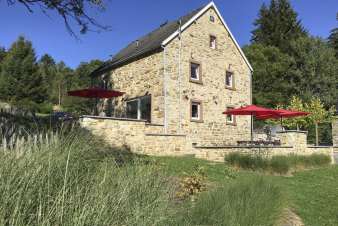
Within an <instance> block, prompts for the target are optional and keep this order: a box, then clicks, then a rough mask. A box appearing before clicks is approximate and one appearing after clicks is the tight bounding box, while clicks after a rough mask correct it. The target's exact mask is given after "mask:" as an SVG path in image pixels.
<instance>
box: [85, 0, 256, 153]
mask: <svg viewBox="0 0 338 226" xmlns="http://www.w3.org/2000/svg"><path fill="white" fill-rule="evenodd" d="M251 73H252V67H251V65H250V63H249V62H248V60H247V59H246V57H245V55H244V53H243V52H242V50H241V48H240V46H239V45H238V43H237V41H236V40H235V38H234V36H233V35H232V33H231V31H230V30H229V28H228V26H227V25H226V23H225V21H224V19H223V17H222V15H221V14H220V12H219V10H218V9H217V7H216V5H215V3H214V2H210V3H209V4H207V5H206V6H203V7H201V8H199V9H197V10H194V11H192V12H190V13H189V14H187V15H185V16H183V17H181V18H179V19H178V20H176V21H172V22H167V23H164V24H162V25H160V27H159V28H157V29H156V30H154V31H152V32H150V33H148V34H147V35H145V36H143V37H141V38H139V39H137V40H135V41H134V42H132V43H130V44H129V45H128V46H127V47H125V48H124V49H122V50H121V51H120V52H118V53H117V54H116V55H115V56H114V57H113V58H112V59H111V60H109V61H107V62H106V63H104V64H103V65H102V66H101V67H99V68H98V69H96V70H95V71H94V72H93V73H92V76H101V77H102V78H103V80H105V81H106V82H107V84H111V88H113V89H114V90H119V91H123V92H125V95H124V96H122V97H119V98H116V99H114V100H113V103H108V102H107V101H106V102H105V104H104V109H107V106H113V110H112V111H111V113H108V114H109V116H110V117H89V116H88V117H87V118H86V122H88V123H89V124H90V125H92V128H91V129H92V130H95V128H102V125H101V127H100V126H99V125H98V124H100V122H101V124H104V126H103V127H104V128H106V129H105V130H106V131H105V132H104V129H97V132H99V131H100V133H101V135H103V134H102V133H105V135H103V136H104V137H105V138H106V139H107V140H110V142H113V141H112V140H114V142H116V140H117V136H123V137H122V138H121V139H122V140H123V141H121V140H120V142H119V143H120V144H121V142H122V143H124V145H127V146H129V147H133V149H138V150H141V149H143V152H148V151H144V149H147V148H145V146H147V145H146V144H140V142H143V143H144V140H147V138H145V137H144V136H147V137H151V138H152V139H150V141H149V144H150V146H152V145H153V144H154V143H155V141H154V140H158V137H161V139H162V140H164V144H162V145H164V146H165V147H166V148H167V149H168V148H169V147H174V146H175V145H176V146H175V148H174V149H175V150H176V151H183V150H182V149H183V148H184V149H185V152H189V151H188V150H191V146H192V145H196V144H197V145H201V144H203V145H215V144H217V145H230V144H236V141H237V140H243V139H249V138H250V122H251V121H250V117H249V116H241V117H235V116H225V115H223V114H222V112H223V111H225V110H226V109H227V108H233V107H239V106H242V105H248V104H250V103H251V99H252V98H251ZM107 112H108V111H106V113H107ZM106 115H107V114H106ZM99 119H101V120H99ZM103 119H104V121H103ZM89 121H90V122H89ZM140 122H141V123H143V124H142V126H140ZM88 123H87V124H86V125H87V126H88V125H89V124H88ZM113 124H114V126H113ZM122 124H127V125H123V126H122ZM94 125H95V126H94ZM113 127H114V128H113ZM115 127H118V128H119V129H116V128H115ZM139 127H142V128H139ZM107 128H109V129H107ZM121 128H124V129H121ZM114 129H115V130H116V131H118V132H117V134H115V133H114V132H113V131H114ZM122 130H124V131H122ZM126 131H128V132H127V133H126ZM130 131H134V132H136V131H137V134H133V135H131V134H129V133H130ZM126 136H129V137H139V139H141V140H142V141H140V140H139V141H130V142H128V141H127V140H128V139H129V138H128V137H126ZM109 137H111V138H110V139H109ZM148 139H149V138H148ZM151 140H152V141H151ZM181 140H183V141H181ZM114 142H113V143H114ZM133 142H138V143H139V145H136V144H135V143H133ZM173 143H175V145H174V146H172V144H173ZM178 143H180V145H177V144H178ZM162 145H160V146H162ZM178 146H179V147H178ZM169 149H171V148H169Z"/></svg>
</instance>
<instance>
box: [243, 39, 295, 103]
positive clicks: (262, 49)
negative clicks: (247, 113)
mask: <svg viewBox="0 0 338 226" xmlns="http://www.w3.org/2000/svg"><path fill="white" fill-rule="evenodd" d="M243 51H244V52H245V55H246V56H247V57H248V59H249V61H250V63H251V64H252V66H253V68H254V69H255V70H254V72H253V84H252V85H253V100H254V103H255V104H258V105H263V106H268V107H275V106H276V105H278V104H287V103H288V101H289V96H290V93H294V92H295V89H296V88H295V86H296V85H294V84H292V81H291V77H292V74H293V72H292V66H293V65H294V59H293V58H292V57H290V56H288V55H287V54H285V53H282V52H281V51H280V50H279V49H278V48H277V47H273V46H264V45H262V44H252V45H250V46H245V47H244V48H243Z"/></svg>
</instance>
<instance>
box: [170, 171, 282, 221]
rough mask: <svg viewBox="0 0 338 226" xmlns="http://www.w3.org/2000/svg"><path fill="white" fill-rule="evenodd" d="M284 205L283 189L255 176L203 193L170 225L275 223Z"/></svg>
mask: <svg viewBox="0 0 338 226" xmlns="http://www.w3.org/2000/svg"><path fill="white" fill-rule="evenodd" d="M284 207H285V202H284V198H283V195H282V193H281V190H280V189H279V188H278V187H276V186H274V185H272V184H270V183H268V182H266V181H265V180H263V179H262V178H258V177H254V178H251V179H250V180H247V181H238V182H235V183H232V184H230V185H229V186H226V187H220V188H217V189H216V190H211V191H209V192H206V193H204V194H201V196H200V197H199V199H198V200H197V202H196V203H193V204H191V208H192V209H191V210H190V211H183V212H182V213H181V214H180V217H178V218H177V219H176V221H178V222H174V223H170V224H168V225H225V226H227V225H229V226H233V225H237V226H248V225H259V226H264V225H274V223H275V222H276V220H277V219H278V218H279V216H280V214H281V211H282V209H283V208H284ZM187 209H190V208H187Z"/></svg>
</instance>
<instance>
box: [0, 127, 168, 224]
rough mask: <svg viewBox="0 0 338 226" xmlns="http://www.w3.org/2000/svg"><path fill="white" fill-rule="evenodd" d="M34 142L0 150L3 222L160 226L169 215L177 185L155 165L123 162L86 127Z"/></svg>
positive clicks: (1, 214) (0, 219)
mask: <svg viewBox="0 0 338 226" xmlns="http://www.w3.org/2000/svg"><path fill="white" fill-rule="evenodd" d="M32 142H33V141H32V140H26V141H25V145H22V146H21V149H20V154H18V152H17V150H15V149H13V150H12V151H8V150H7V151H3V149H0V162H1V165H0V194H1V196H0V225H11V226H12V225H13V226H14V225H18V226H19V225H20V226H21V225H157V224H160V223H161V222H162V221H164V220H165V219H166V218H167V217H168V216H169V212H168V211H169V208H168V205H169V199H170V196H171V192H170V190H171V188H170V186H169V184H168V182H167V181H166V179H165V177H164V176H163V175H162V174H161V173H160V170H158V168H157V167H156V166H155V165H153V164H148V165H147V164H144V163H140V160H134V159H132V160H130V163H128V164H123V165H122V166H121V165H118V164H117V163H116V157H115V154H114V155H113V154H111V152H110V151H109V150H106V149H105V150H104V151H103V150H101V149H104V145H103V144H102V143H100V142H98V141H97V140H94V139H92V138H91V137H90V136H88V135H86V134H84V133H82V132H80V134H79V132H77V133H75V132H74V133H71V134H68V135H66V136H61V135H60V136H55V137H54V142H49V143H47V142H40V143H39V145H32V144H31V143H32ZM24 147H27V148H26V149H25V148H24ZM28 147H29V148H28Z"/></svg>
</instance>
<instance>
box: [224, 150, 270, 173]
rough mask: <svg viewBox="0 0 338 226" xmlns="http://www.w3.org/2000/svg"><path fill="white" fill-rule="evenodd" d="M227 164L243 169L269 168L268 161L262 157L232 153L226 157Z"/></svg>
mask: <svg viewBox="0 0 338 226" xmlns="http://www.w3.org/2000/svg"><path fill="white" fill-rule="evenodd" d="M225 162H227V163H229V164H231V165H235V166H237V167H240V168H243V169H252V170H257V169H261V170H265V169H267V168H268V166H269V165H268V160H267V159H266V158H263V157H262V156H260V155H249V154H240V153H236V152H233V153H230V154H229V155H227V156H225Z"/></svg>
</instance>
